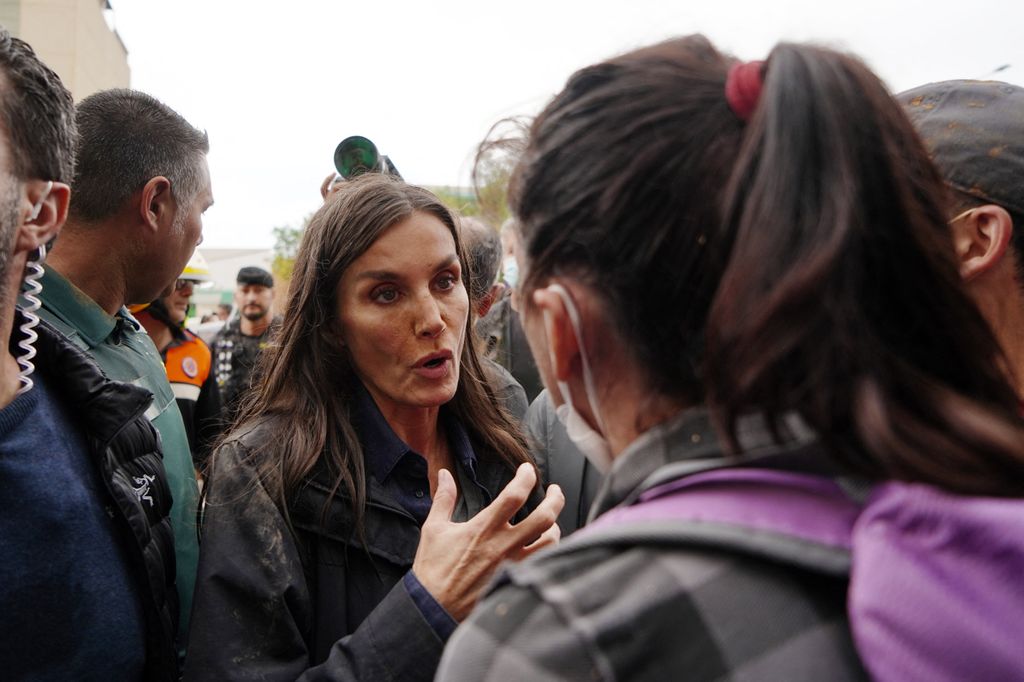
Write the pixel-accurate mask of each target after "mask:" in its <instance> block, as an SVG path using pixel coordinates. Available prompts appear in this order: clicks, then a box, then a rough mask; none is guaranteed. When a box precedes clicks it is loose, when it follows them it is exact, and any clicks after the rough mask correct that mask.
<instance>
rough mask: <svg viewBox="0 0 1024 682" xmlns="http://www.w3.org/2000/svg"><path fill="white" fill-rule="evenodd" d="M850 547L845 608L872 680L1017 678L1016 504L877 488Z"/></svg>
mask: <svg viewBox="0 0 1024 682" xmlns="http://www.w3.org/2000/svg"><path fill="white" fill-rule="evenodd" d="M853 544H854V547H855V548H856V551H855V552H854V553H853V568H852V572H851V578H850V593H849V602H848V608H847V610H848V612H849V616H850V626H851V629H852V631H853V638H854V641H855V642H856V645H857V651H858V652H859V653H860V655H861V658H862V659H863V661H864V664H865V667H867V669H868V670H869V671H870V672H871V676H872V678H874V679H875V680H880V681H881V682H890V681H891V682H895V681H896V680H930V681H931V680H934V681H935V682H952V681H953V680H1024V500H1020V499H1011V498H986V497H966V496H962V495H954V494H952V493H947V492H944V491H941V490H937V489H935V488H933V487H931V486H927V485H922V484H911V483H899V482H890V483H886V484H883V485H880V486H878V487H877V488H876V489H875V491H874V492H873V493H872V496H871V498H870V499H869V501H868V504H867V506H866V507H865V509H864V513H863V514H862V515H861V517H860V518H859V519H858V520H857V524H856V525H855V527H854V530H853Z"/></svg>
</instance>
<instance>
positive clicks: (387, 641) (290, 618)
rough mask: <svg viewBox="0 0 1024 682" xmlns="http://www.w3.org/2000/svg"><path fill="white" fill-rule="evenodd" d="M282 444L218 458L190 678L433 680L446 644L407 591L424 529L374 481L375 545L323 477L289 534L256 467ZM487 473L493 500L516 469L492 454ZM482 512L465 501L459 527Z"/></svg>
mask: <svg viewBox="0 0 1024 682" xmlns="http://www.w3.org/2000/svg"><path fill="white" fill-rule="evenodd" d="M274 437H275V436H274V434H273V433H272V432H271V429H270V428H269V427H267V426H257V427H255V428H251V429H249V430H244V431H242V432H240V433H238V434H236V435H235V436H233V437H232V439H231V440H229V441H228V442H227V443H225V444H224V445H222V446H221V447H220V448H219V449H218V450H217V452H216V453H215V454H214V455H213V459H212V468H211V474H210V477H209V479H208V481H209V483H208V485H209V486H210V488H209V493H208V499H207V503H206V506H205V509H204V521H203V525H202V530H203V536H202V551H201V554H200V562H199V563H200V568H199V579H198V583H197V588H196V608H195V610H194V612H193V620H192V629H191V633H190V638H189V649H188V651H189V655H188V660H187V661H186V667H185V679H186V680H189V681H191V680H289V681H291V680H296V679H302V680H374V681H376V680H401V681H402V682H405V681H410V682H412V681H415V680H431V679H433V676H434V670H435V668H436V666H437V663H438V661H439V660H440V657H441V651H442V649H443V647H444V641H442V638H441V637H440V636H439V635H438V634H437V633H436V632H435V630H434V629H433V628H431V626H430V625H429V624H428V622H427V621H426V620H425V618H424V616H423V615H422V613H421V611H420V610H419V609H418V608H417V606H416V604H415V603H414V601H413V599H412V597H411V596H410V594H409V592H408V590H407V589H406V587H405V585H404V584H403V578H404V576H405V574H406V573H408V572H409V570H410V569H411V568H412V562H413V558H414V556H415V554H416V548H417V546H418V544H419V537H420V528H419V524H418V523H417V521H416V520H415V519H414V518H413V517H412V515H410V514H409V513H408V512H407V511H405V510H404V509H403V508H402V507H401V506H400V505H399V504H398V503H397V502H396V501H395V500H394V499H393V498H392V497H391V496H389V494H388V493H387V491H386V490H385V489H384V487H383V486H382V485H381V484H380V483H378V482H377V481H376V480H375V479H374V478H373V477H372V476H368V477H367V504H366V512H365V516H364V521H363V523H364V527H365V537H366V546H365V548H364V547H363V546H362V544H361V543H360V541H359V539H358V537H357V536H356V534H355V531H354V515H353V505H352V503H351V501H350V500H349V499H348V498H347V496H346V495H345V494H344V492H339V494H338V495H336V496H334V497H333V498H331V495H330V491H331V489H332V487H333V485H332V483H333V481H332V480H331V478H330V477H329V476H328V475H326V472H324V471H322V470H314V473H313V474H312V475H311V476H310V478H309V479H308V480H307V481H306V483H305V484H304V485H303V487H302V489H301V492H300V493H299V494H298V495H297V500H296V502H295V503H294V504H293V505H292V506H291V511H290V515H291V528H289V525H288V523H287V522H286V521H285V519H284V517H283V515H282V514H281V512H280V511H279V509H278V508H277V506H276V505H275V504H274V502H273V500H272V499H271V497H270V496H269V495H268V493H267V491H266V490H265V489H264V488H263V486H262V485H261V484H260V483H259V482H258V481H257V479H256V475H255V471H254V468H253V465H252V463H253V461H254V457H255V455H254V449H255V448H256V447H257V446H263V445H266V444H267V443H271V444H272V443H273V442H274V440H273V439H274ZM478 454H482V453H480V452H479V451H478ZM476 473H477V479H478V480H479V482H480V483H481V484H482V485H483V486H484V487H485V488H486V489H487V490H488V491H490V494H491V497H492V498H493V497H494V496H496V495H497V493H498V492H500V491H501V489H502V488H503V487H504V486H505V484H507V483H508V481H510V480H511V479H512V475H513V473H514V472H513V471H511V470H509V469H508V468H507V467H506V466H505V465H503V464H500V463H498V462H497V461H496V458H494V457H486V456H481V457H480V458H479V459H478V462H477V472H476ZM329 499H330V502H329V503H328V500H329ZM325 504H326V505H327V513H326V515H324V513H323V512H324V508H325ZM473 513H475V510H470V509H468V508H467V507H466V505H465V504H464V503H463V501H461V500H460V504H459V506H458V507H457V508H456V512H455V516H454V518H455V520H460V514H461V515H462V520H465V519H466V518H468V517H469V516H470V515H472V514H473Z"/></svg>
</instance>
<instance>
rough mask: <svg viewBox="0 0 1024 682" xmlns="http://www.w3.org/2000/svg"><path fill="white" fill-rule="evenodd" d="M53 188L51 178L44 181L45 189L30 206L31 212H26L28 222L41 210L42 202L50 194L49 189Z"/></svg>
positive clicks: (36, 216) (37, 215)
mask: <svg viewBox="0 0 1024 682" xmlns="http://www.w3.org/2000/svg"><path fill="white" fill-rule="evenodd" d="M51 190H53V180H48V181H47V182H46V189H44V190H43V193H42V195H40V197H39V199H37V200H36V203H35V204H33V206H32V212H31V213H29V214H28V219H29V222H31V221H33V220H35V219H36V218H38V217H39V212H40V211H42V210H43V202H44V201H46V197H48V196H50V191H51Z"/></svg>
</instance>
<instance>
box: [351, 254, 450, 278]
mask: <svg viewBox="0 0 1024 682" xmlns="http://www.w3.org/2000/svg"><path fill="white" fill-rule="evenodd" d="M458 262H459V257H458V255H457V254H454V253H453V254H450V255H449V256H447V257H445V258H443V259H442V260H440V261H438V263H437V265H435V266H433V269H434V270H443V269H444V268H448V267H451V266H452V265H454V264H455V263H458ZM404 278H405V277H404V276H403V275H400V274H399V273H397V272H395V271H393V270H364V271H363V272H360V273H359V274H358V275H356V279H372V280H375V281H379V282H384V281H390V280H400V279H404Z"/></svg>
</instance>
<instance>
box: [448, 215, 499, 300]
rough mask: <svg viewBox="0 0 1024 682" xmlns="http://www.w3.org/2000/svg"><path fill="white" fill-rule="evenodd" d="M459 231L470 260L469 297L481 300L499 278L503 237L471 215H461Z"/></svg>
mask: <svg viewBox="0 0 1024 682" xmlns="http://www.w3.org/2000/svg"><path fill="white" fill-rule="evenodd" d="M458 222H459V231H460V234H461V236H462V241H463V243H464V244H465V246H466V257H467V259H468V260H469V298H470V300H471V301H474V302H476V301H479V300H480V299H482V298H483V297H484V296H486V295H487V291H488V290H489V289H490V288H491V286H492V285H493V284H494V283H495V282H496V281H497V280H498V268H499V267H500V266H501V239H500V238H499V237H498V233H497V232H495V231H494V229H493V228H492V227H491V226H490V225H488V224H487V223H485V222H483V221H482V220H479V219H478V218H472V217H469V216H460V217H459V220H458Z"/></svg>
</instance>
